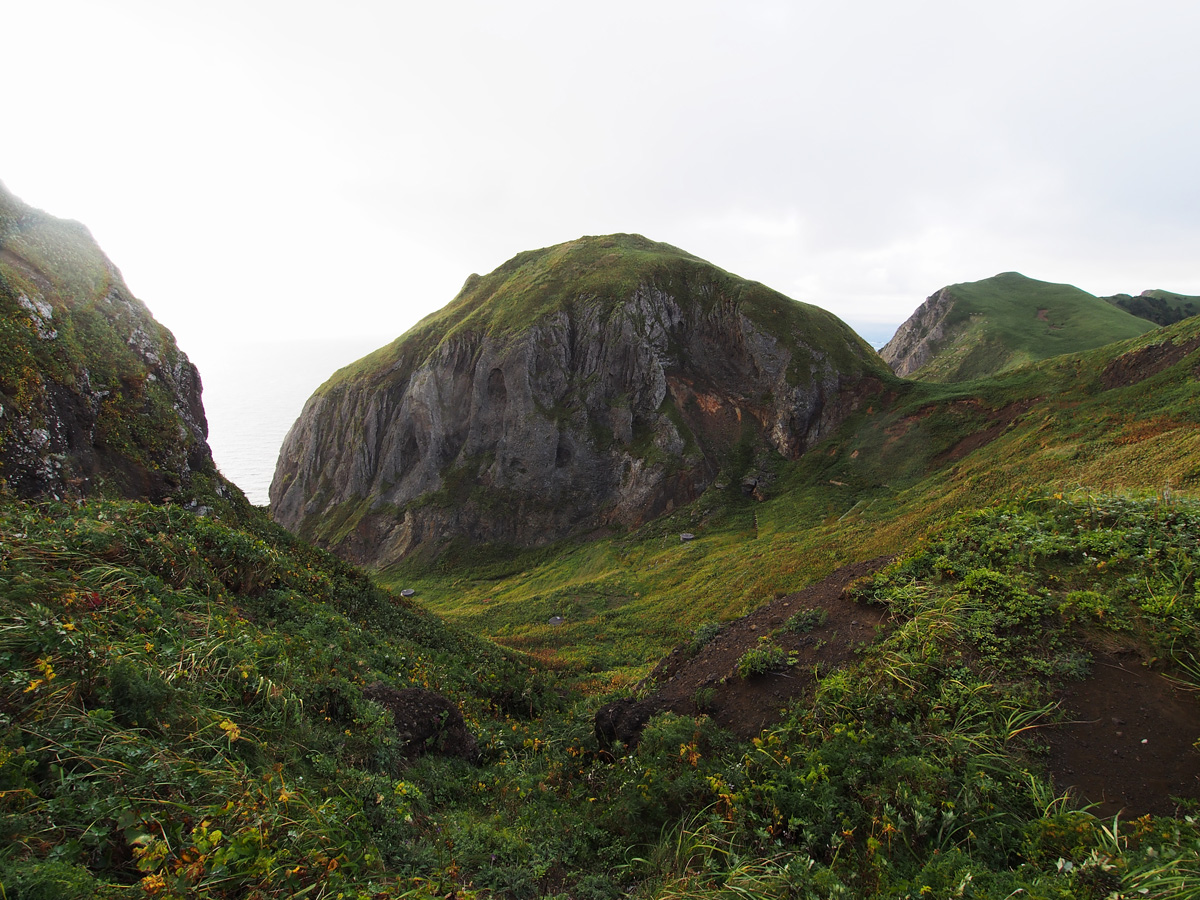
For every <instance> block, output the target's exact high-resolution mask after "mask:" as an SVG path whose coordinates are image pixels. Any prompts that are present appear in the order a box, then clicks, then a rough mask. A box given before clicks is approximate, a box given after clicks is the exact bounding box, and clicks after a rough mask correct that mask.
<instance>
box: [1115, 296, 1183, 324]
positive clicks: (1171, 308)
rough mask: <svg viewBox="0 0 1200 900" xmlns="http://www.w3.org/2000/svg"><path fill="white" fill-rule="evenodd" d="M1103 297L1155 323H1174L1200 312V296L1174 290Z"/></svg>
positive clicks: (1128, 311) (1131, 313) (1130, 312)
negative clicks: (1177, 292)
mask: <svg viewBox="0 0 1200 900" xmlns="http://www.w3.org/2000/svg"><path fill="white" fill-rule="evenodd" d="M1101 299H1103V300H1105V301H1106V302H1108V303H1111V304H1112V305H1113V306H1116V307H1119V308H1121V309H1123V310H1125V312H1127V313H1129V314H1130V315H1134V316H1137V317H1138V318H1141V319H1145V320H1147V321H1148V322H1153V323H1154V324H1155V325H1174V324H1175V323H1176V322H1179V321H1182V320H1183V319H1186V318H1188V317H1189V316H1194V315H1197V314H1200V297H1193V296H1189V295H1187V294H1176V293H1174V292H1173V291H1162V290H1154V291H1143V292H1142V293H1140V294H1139V295H1138V296H1136V297H1131V296H1130V295H1129V294H1116V295H1114V296H1112V297H1103V298H1101Z"/></svg>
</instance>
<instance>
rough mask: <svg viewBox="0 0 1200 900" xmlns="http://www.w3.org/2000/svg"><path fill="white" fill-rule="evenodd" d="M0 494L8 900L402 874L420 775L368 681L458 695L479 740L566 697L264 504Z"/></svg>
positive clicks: (502, 734)
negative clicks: (47, 499) (233, 507)
mask: <svg viewBox="0 0 1200 900" xmlns="http://www.w3.org/2000/svg"><path fill="white" fill-rule="evenodd" d="M0 500H2V501H3V502H0V547H2V548H3V556H2V558H0V669H2V671H3V682H2V683H0V722H2V723H3V728H2V729H0V731H2V733H3V738H2V739H0V810H2V814H0V821H2V822H3V825H0V835H2V837H0V886H3V887H4V888H5V890H6V892H7V893H6V896H7V897H9V898H14V897H23V896H31V897H32V896H54V897H69V896H81V897H86V896H94V895H105V896H130V895H131V894H130V891H129V890H125V891H122V890H121V887H122V885H127V886H131V887H132V890H133V892H134V893H135V894H140V893H141V891H138V890H137V885H138V884H139V880H140V883H141V886H142V887H143V888H144V889H145V890H146V892H147V893H151V894H153V893H163V892H165V893H166V895H168V896H179V895H181V894H182V895H187V896H195V895H204V896H216V897H224V896H229V897H234V896H236V897H244V896H251V895H254V894H253V892H254V891H255V890H263V891H266V892H268V893H272V894H277V895H280V896H290V895H296V896H299V895H300V894H301V893H306V894H311V895H313V896H325V895H326V894H327V893H329V892H331V891H332V892H334V893H336V891H337V890H339V889H346V890H357V888H355V886H356V885H359V886H363V888H364V889H365V886H366V885H367V884H368V883H369V882H371V881H372V880H378V879H382V880H383V881H384V882H388V881H389V879H388V878H386V877H385V876H386V875H387V873H389V872H391V873H400V872H403V871H405V870H406V868H408V862H409V861H407V858H406V857H405V853H406V850H405V848H404V846H403V844H404V839H405V834H406V833H407V831H408V830H411V823H412V821H413V816H414V815H416V814H418V813H419V812H420V811H421V810H422V809H423V804H424V802H425V795H424V794H423V793H422V790H421V788H420V787H418V786H417V785H416V784H415V783H414V781H413V778H414V776H413V775H412V774H411V771H412V770H407V771H406V767H405V763H404V751H405V748H404V746H403V741H401V740H400V739H398V738H397V736H396V735H395V733H394V731H393V730H392V729H391V727H390V724H389V722H388V721H387V720H386V719H385V717H384V716H382V715H381V712H380V710H379V708H377V707H374V706H372V705H371V704H368V703H367V702H366V701H364V700H363V698H362V696H361V688H362V686H363V685H364V684H370V683H373V682H375V681H383V682H385V683H387V684H389V685H394V686H397V687H409V686H417V687H428V688H433V689H436V690H439V691H442V692H444V693H446V694H447V695H449V696H450V697H451V698H453V699H454V701H455V702H457V703H458V704H459V706H460V707H461V708H462V709H463V711H464V713H465V715H466V717H467V720H468V722H469V725H470V727H471V729H472V730H473V731H474V732H475V733H476V734H478V735H479V737H480V739H481V743H482V747H483V753H484V755H485V757H486V756H488V755H495V754H498V753H503V751H504V748H505V747H507V746H509V745H510V744H512V743H513V742H514V741H516V742H518V743H519V742H520V740H522V739H523V737H524V734H525V730H526V728H527V726H524V725H521V724H519V720H520V721H524V720H526V719H528V717H529V715H530V714H531V713H533V712H540V711H542V710H543V709H544V707H545V706H546V705H547V703H549V705H550V706H555V705H558V704H559V703H560V702H561V701H560V699H559V697H558V695H556V694H552V693H548V682H547V681H546V679H545V678H543V677H542V676H541V675H539V674H538V673H537V672H536V671H535V670H533V669H531V668H530V667H529V665H528V664H527V663H524V662H522V661H520V660H518V659H517V658H516V657H515V656H514V655H512V654H510V653H506V652H504V651H501V650H499V649H498V648H496V647H494V646H492V645H489V644H487V643H486V642H484V641H481V640H479V639H477V638H474V637H471V636H469V635H467V634H465V633H463V632H460V631H457V630H455V629H453V628H448V627H446V626H445V625H444V624H443V623H442V622H441V621H439V620H438V619H436V618H434V617H433V616H431V615H429V614H427V613H424V612H422V611H419V610H417V609H414V608H412V607H411V606H409V605H408V604H407V603H406V602H405V601H402V600H401V599H400V598H398V597H394V596H391V595H388V594H386V593H385V592H383V591H381V590H379V589H378V588H376V587H375V586H374V585H373V584H372V583H371V582H370V580H369V579H368V578H367V577H366V576H365V575H364V574H363V573H361V572H359V571H356V570H354V569H353V568H351V567H350V566H348V565H346V564H345V563H342V562H340V561H338V560H336V559H334V558H332V557H330V556H329V555H328V554H325V553H322V552H319V551H315V550H313V549H312V548H311V547H309V546H307V545H305V544H303V543H301V542H299V541H296V540H295V539H294V538H292V537H291V536H290V535H288V534H287V533H286V532H284V531H283V530H282V529H280V528H278V527H277V526H274V525H272V524H270V523H269V522H266V521H265V519H264V517H262V516H261V514H259V513H257V512H251V513H250V514H249V516H248V518H247V519H245V520H244V521H243V522H241V523H240V524H239V523H238V522H237V521H234V520H225V521H222V520H220V519H214V518H200V517H197V516H195V515H193V514H192V513H189V512H187V511H184V510H181V509H178V508H172V507H155V506H149V505H145V504H139V503H128V502H99V501H95V502H88V503H84V504H81V505H75V504H65V503H55V504H46V505H38V504H32V503H25V502H21V501H17V500H13V499H11V498H7V497H3V498H0ZM514 716H515V717H517V718H514ZM442 762H443V765H442V766H441V768H439V769H438V771H439V772H441V773H443V774H444V776H445V777H448V778H454V777H459V776H460V775H461V773H462V772H463V771H464V769H465V768H466V763H463V762H462V761H461V760H456V761H448V760H447V761H442ZM418 768H419V766H418ZM435 768H436V767H435ZM390 882H391V883H393V884H395V883H396V880H395V878H394V877H393V878H391V879H390ZM405 883H406V884H410V883H409V882H405Z"/></svg>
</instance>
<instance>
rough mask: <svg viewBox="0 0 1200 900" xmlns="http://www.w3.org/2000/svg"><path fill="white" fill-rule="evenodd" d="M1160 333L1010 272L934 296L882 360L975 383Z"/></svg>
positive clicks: (1110, 308) (1108, 306)
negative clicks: (1033, 364)
mask: <svg viewBox="0 0 1200 900" xmlns="http://www.w3.org/2000/svg"><path fill="white" fill-rule="evenodd" d="M1154 327H1155V326H1154V323H1153V322H1150V321H1148V320H1147V319H1145V318H1139V317H1138V316H1136V315H1132V314H1131V313H1130V312H1127V311H1125V310H1124V309H1121V308H1119V307H1118V306H1117V305H1115V304H1113V303H1108V302H1105V301H1104V300H1102V299H1100V298H1099V297H1096V296H1094V295H1092V294H1089V293H1088V292H1087V291H1083V290H1080V289H1079V288H1077V287H1074V286H1072V285H1069V284H1054V283H1051V282H1047V281H1037V280H1036V279H1033V278H1027V277H1025V276H1024V275H1022V274H1020V273H1019V272H1003V273H1001V274H999V275H996V276H993V277H992V278H985V279H984V280H982V281H972V282H965V283H962V284H952V285H949V286H948V287H944V288H942V289H941V290H939V291H937V292H936V293H935V294H933V295H931V296H930V297H929V298H928V299H926V301H925V302H924V303H922V304H921V305H920V306H919V307H918V308H917V310H916V312H914V313H913V314H912V315H911V316H910V317H909V318H908V320H907V321H905V322H904V323H903V324H902V325H901V326H900V327H899V328H898V329H897V330H896V333H895V335H893V336H892V339H891V340H890V341H888V342H887V344H885V345H884V347H883V348H882V349H881V350H880V351H879V355H880V356H882V357H883V359H884V361H885V362H886V363H887V364H888V365H889V366H891V368H892V371H894V372H895V373H896V374H897V375H899V376H901V377H903V378H913V379H916V380H919V381H940V382H952V381H968V380H970V379H972V378H983V377H987V376H989V375H996V374H999V373H1000V372H1004V371H1007V370H1008V369H1013V368H1016V367H1017V366H1021V365H1024V364H1026V363H1030V362H1034V361H1036V360H1039V359H1048V358H1050V357H1052V356H1059V355H1061V354H1063V353H1074V352H1078V351H1082V350H1091V349H1093V348H1095V347H1101V346H1103V345H1105V344H1111V343H1113V342H1115V341H1121V340H1125V339H1127V338H1132V337H1137V336H1138V335H1140V334H1144V333H1146V332H1147V331H1150V330H1152V329H1153V328H1154Z"/></svg>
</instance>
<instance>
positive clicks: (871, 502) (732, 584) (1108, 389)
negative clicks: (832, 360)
mask: <svg viewBox="0 0 1200 900" xmlns="http://www.w3.org/2000/svg"><path fill="white" fill-rule="evenodd" d="M1198 322H1200V320H1188V321H1185V322H1181V323H1179V324H1178V325H1176V326H1172V327H1171V328H1168V329H1162V330H1158V329H1155V330H1153V331H1152V332H1150V333H1148V334H1146V335H1144V336H1143V337H1141V338H1138V339H1136V340H1134V341H1131V342H1125V343H1123V344H1118V345H1115V346H1113V347H1105V348H1101V349H1098V350H1094V351H1089V352H1088V353H1084V354H1075V355H1067V356H1063V357H1057V358H1054V359H1051V360H1046V361H1043V362H1041V363H1038V364H1036V365H1034V366H1030V367H1027V368H1025V369H1021V370H1016V371H1013V372H1011V373H1008V374H1007V375H1005V376H1003V377H1000V378H997V379H992V380H981V381H975V382H968V383H957V384H950V385H938V384H928V383H920V382H907V383H903V384H901V385H899V386H897V388H896V389H895V391H894V393H893V394H892V395H891V396H890V397H887V398H884V400H883V402H881V403H880V404H878V405H873V406H865V407H863V408H861V409H860V410H859V411H858V412H857V413H856V414H855V415H854V416H852V417H851V419H850V420H849V421H847V422H846V423H845V425H844V426H843V427H842V428H841V429H840V430H839V431H838V433H837V434H836V435H834V436H831V437H830V438H828V439H827V440H826V441H825V442H824V443H823V444H821V445H819V446H818V447H817V448H815V449H814V450H813V451H812V452H810V453H809V454H807V455H805V456H804V457H802V458H801V459H800V460H799V461H798V462H797V463H795V464H783V463H782V462H780V463H777V466H778V468H777V470H776V471H777V475H776V480H775V482H774V484H773V485H772V487H771V488H770V490H769V496H768V498H767V499H766V501H765V502H762V503H758V502H755V501H753V500H750V499H748V498H746V497H745V496H743V494H742V492H741V491H740V490H739V486H738V485H736V484H733V483H724V486H722V487H716V486H714V487H713V488H710V489H709V491H708V492H707V493H706V494H705V495H704V496H703V497H702V498H701V499H700V500H698V501H697V502H696V503H694V504H692V505H691V506H690V507H688V508H686V509H684V510H681V511H679V512H677V513H675V514H673V515H671V516H667V517H664V518H661V519H658V520H656V521H655V522H654V523H652V524H650V525H648V526H646V527H644V528H642V529H639V530H638V531H636V532H632V533H630V534H628V535H623V536H620V537H617V538H613V539H611V540H599V541H590V542H586V543H579V544H567V545H563V546H557V547H552V548H549V549H544V550H539V551H530V552H524V553H522V552H518V551H516V550H514V549H512V548H491V549H488V548H474V549H473V548H470V547H468V546H466V545H458V546H456V547H455V548H452V549H451V550H450V551H449V552H448V553H447V554H446V555H445V556H443V557H442V558H441V559H439V560H438V561H437V562H436V563H432V564H430V563H425V562H417V561H410V562H409V563H407V564H401V566H400V567H398V568H397V569H395V570H392V571H388V572H384V573H381V577H382V578H383V580H384V581H385V583H391V584H395V585H397V586H401V585H409V584H411V585H413V586H419V587H420V588H421V595H422V597H423V598H425V601H426V602H427V603H428V604H429V606H430V608H432V609H434V610H436V611H437V612H439V613H440V614H442V615H445V616H447V617H448V618H449V619H451V620H452V621H456V622H459V623H461V624H463V625H465V626H467V627H468V628H470V629H472V630H474V631H477V632H479V633H482V634H486V635H488V636H490V637H492V638H494V639H495V640H498V641H500V642H502V643H506V644H508V645H510V646H512V647H517V648H521V649H525V650H531V651H535V652H538V653H540V654H543V655H546V656H547V657H548V658H554V659H560V660H566V661H569V662H571V663H572V664H576V665H579V666H581V667H583V669H584V670H594V671H596V672H604V673H611V676H612V677H615V678H617V680H618V681H619V682H620V681H624V682H625V683H628V682H629V681H632V680H635V679H636V678H637V677H640V674H641V673H642V672H643V671H644V667H645V666H646V664H647V663H649V662H651V661H652V660H656V659H657V658H658V657H659V656H661V654H662V653H664V652H665V651H666V650H668V649H670V647H671V646H673V645H674V644H675V643H677V642H679V641H680V640H683V639H684V638H685V637H686V636H687V635H688V634H690V631H691V630H692V629H694V628H695V627H697V626H699V625H701V624H703V623H704V622H706V621H711V620H718V619H728V618H732V617H735V616H737V615H740V614H742V613H744V612H746V611H748V610H750V609H752V608H754V607H755V606H757V605H758V604H760V603H762V602H763V601H764V599H767V598H770V597H773V596H776V595H778V594H779V593H780V592H787V591H792V590H795V589H797V588H798V587H801V586H803V585H804V584H807V583H811V582H812V581H814V580H816V579H817V578H820V577H823V576H824V575H826V574H828V573H829V572H830V571H832V570H833V569H834V568H835V567H837V566H839V565H842V564H844V563H847V562H852V561H855V560H859V559H865V558H868V557H871V556H875V555H879V554H890V553H895V552H898V551H900V550H902V549H903V548H904V547H906V546H908V545H909V543H910V542H911V541H913V540H916V539H917V538H918V537H919V536H920V535H921V534H922V533H923V532H924V531H925V529H926V528H928V527H929V525H930V524H931V523H933V522H936V521H939V520H941V519H943V518H945V517H947V516H949V515H952V514H954V513H955V512H956V511H958V510H962V509H971V508H976V507H981V506H987V505H990V504H991V503H994V502H996V501H997V500H1000V499H1005V498H1011V497H1014V496H1018V495H1023V494H1025V493H1028V492H1042V493H1055V492H1068V493H1069V492H1071V491H1075V490H1080V489H1086V490H1098V491H1116V490H1137V491H1141V492H1147V493H1155V492H1157V491H1160V490H1161V489H1162V488H1163V487H1164V486H1165V485H1167V484H1168V483H1169V484H1170V485H1172V486H1173V489H1175V490H1180V489H1182V490H1192V489H1194V487H1195V485H1196V484H1197V480H1198V479H1200V427H1198V425H1200V412H1197V410H1198V409H1200V405H1198V404H1197V402H1196V401H1197V388H1196V383H1195V379H1194V378H1193V377H1192V374H1191V373H1192V371H1193V369H1194V368H1195V367H1196V366H1198V365H1200V354H1198V353H1197V347H1198V346H1200V324H1198ZM1125 381H1129V382H1131V383H1129V384H1123V382H1125ZM718 484H722V483H721V482H719V481H718ZM685 531H686V532H690V533H694V534H695V535H696V539H695V540H693V541H689V542H686V543H684V542H681V541H680V539H679V534H680V533H682V532H685ZM554 615H560V616H563V617H564V619H565V621H564V623H563V624H562V625H560V626H557V627H551V626H548V625H546V621H547V620H548V618H549V617H550V616H554ZM606 677H608V676H606Z"/></svg>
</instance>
